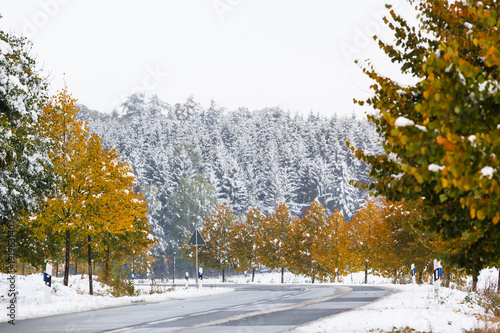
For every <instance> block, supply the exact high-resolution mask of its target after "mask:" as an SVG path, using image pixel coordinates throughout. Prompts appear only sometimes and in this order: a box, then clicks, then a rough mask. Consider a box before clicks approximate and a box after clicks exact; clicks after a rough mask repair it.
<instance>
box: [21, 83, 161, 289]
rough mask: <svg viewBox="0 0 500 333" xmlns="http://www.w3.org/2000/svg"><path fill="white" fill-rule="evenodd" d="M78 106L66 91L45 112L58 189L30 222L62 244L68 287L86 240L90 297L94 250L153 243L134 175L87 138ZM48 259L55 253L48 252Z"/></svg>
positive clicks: (94, 138) (96, 141)
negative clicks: (75, 252) (77, 247)
mask: <svg viewBox="0 0 500 333" xmlns="http://www.w3.org/2000/svg"><path fill="white" fill-rule="evenodd" d="M75 102H76V100H74V99H73V98H72V97H71V96H70V95H69V94H68V93H67V91H66V90H63V91H62V92H60V93H59V94H58V95H56V96H54V97H53V98H52V99H51V100H50V101H49V103H48V104H47V105H46V106H45V108H44V114H43V116H42V120H41V121H42V124H43V131H44V132H43V134H44V135H45V136H46V137H48V138H50V139H51V140H52V142H53V146H52V148H51V151H50V154H49V157H50V160H51V163H52V166H53V172H54V174H55V175H56V179H57V182H56V184H57V186H56V188H55V189H54V190H53V191H52V193H51V194H50V195H49V196H47V198H46V200H45V201H44V202H43V204H41V206H40V209H39V210H38V211H37V212H36V213H34V214H32V215H31V216H30V217H29V218H28V219H27V222H26V223H27V225H28V226H29V227H30V228H31V229H32V230H33V231H34V232H35V234H36V235H37V236H38V238H39V239H42V240H44V239H45V240H48V239H50V238H52V239H53V240H54V241H62V243H63V246H64V248H65V275H64V284H65V285H68V277H69V266H70V255H71V249H72V245H71V242H72V239H73V242H75V240H78V241H80V242H81V241H84V242H86V247H87V250H88V252H87V254H88V265H89V276H90V281H89V283H90V293H92V270H91V268H92V246H94V249H93V250H94V252H99V251H103V250H104V248H103V247H102V246H108V247H109V246H110V245H111V244H112V241H111V240H112V238H113V237H120V236H126V235H128V236H131V234H135V236H136V238H138V241H137V242H134V241H133V240H134V239H133V237H132V241H131V243H130V244H135V245H136V246H137V244H140V245H139V246H138V248H139V249H144V248H147V247H148V246H149V245H151V243H152V242H153V240H148V239H147V236H148V234H149V227H148V226H147V223H146V216H145V213H146V208H145V206H146V203H145V202H144V201H143V200H142V198H141V196H140V195H138V194H136V193H135V192H134V190H133V186H134V185H135V183H134V178H133V173H132V171H131V170H130V168H129V166H128V165H127V164H125V163H123V162H120V161H119V160H118V155H117V153H116V152H115V151H114V150H106V149H103V147H102V145H101V140H100V138H99V137H98V136H97V135H89V134H88V132H87V128H86V126H85V123H84V122H82V121H79V120H77V119H76V117H75V116H76V114H77V112H78V109H77V108H76V106H75ZM48 235H49V236H50V237H47V236H48ZM95 240H99V241H100V242H95ZM122 240H124V239H123V238H122ZM100 245H102V246H100ZM45 249H48V250H50V247H49V246H46V247H45ZM47 255H48V256H54V255H55V253H53V252H51V251H48V252H47Z"/></svg>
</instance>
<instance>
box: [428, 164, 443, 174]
mask: <svg viewBox="0 0 500 333" xmlns="http://www.w3.org/2000/svg"><path fill="white" fill-rule="evenodd" d="M427 169H428V170H429V171H432V172H438V171H441V170H443V169H444V166H442V165H437V164H434V163H432V164H429V165H428V166H427Z"/></svg>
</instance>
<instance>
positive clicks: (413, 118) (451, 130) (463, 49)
mask: <svg viewBox="0 0 500 333" xmlns="http://www.w3.org/2000/svg"><path fill="white" fill-rule="evenodd" d="M415 4H416V9H417V10H418V12H419V25H418V26H417V27H413V26H411V25H410V24H409V23H408V22H407V21H406V20H405V19H404V18H402V17H400V16H398V15H397V14H396V13H395V12H394V10H391V12H390V14H391V15H390V18H389V19H386V23H387V24H388V26H389V27H390V28H391V29H392V30H393V32H394V34H395V37H396V45H390V44H387V43H385V42H384V41H382V40H381V39H378V38H376V40H378V42H379V45H380V47H381V49H382V50H383V51H384V52H385V53H386V54H387V56H388V57H389V58H390V59H391V61H392V62H394V63H398V64H399V65H400V66H401V71H402V73H403V74H407V75H411V76H413V77H415V78H417V79H418V80H417V82H416V83H413V84H410V85H402V84H400V83H398V82H396V81H394V80H392V79H390V78H388V77H386V76H383V75H381V74H379V73H377V72H376V71H375V70H374V69H373V67H372V66H371V65H368V66H366V67H365V68H364V72H365V73H366V74H367V75H368V76H369V77H370V78H371V79H372V80H373V81H374V83H373V85H372V89H373V90H374V96H373V97H370V98H368V99H367V100H366V101H359V102H358V103H359V104H361V105H364V104H367V105H369V106H371V107H373V108H375V109H376V110H378V113H377V114H376V115H372V116H369V119H370V120H371V121H372V122H373V123H374V124H375V125H376V127H377V131H378V132H379V134H380V135H381V137H382V138H383V144H384V149H385V153H386V154H385V155H369V154H364V153H363V152H359V151H358V152H357V156H358V157H360V158H361V159H363V160H364V161H365V162H367V163H368V164H370V165H371V172H370V176H371V177H373V178H374V179H375V180H376V181H377V182H376V183H375V184H373V185H372V186H371V188H372V189H373V190H376V193H378V194H381V195H384V196H386V197H387V199H388V200H389V201H393V202H397V201H401V200H402V199H406V200H408V201H416V200H420V199H421V198H423V203H422V204H423V208H424V211H423V214H422V219H421V220H420V221H419V222H418V223H417V224H416V226H418V227H419V228H420V229H421V230H424V229H427V230H428V231H429V232H434V233H436V234H439V235H441V236H442V237H443V239H444V240H453V239H460V238H464V239H465V240H466V241H467V243H468V245H467V246H466V247H464V248H463V251H461V252H460V253H454V254H450V255H449V256H448V260H449V261H450V262H452V263H454V264H456V265H458V266H460V267H464V268H466V269H467V270H468V271H469V273H472V274H473V275H474V276H477V274H478V273H479V270H480V269H481V268H483V267H485V266H488V265H494V264H498V258H499V257H500V256H499V254H500V247H499V246H498V244H500V224H499V223H498V222H499V221H500V209H499V208H500V206H499V205H500V187H499V179H500V178H499V177H500V174H499V172H498V166H499V163H500V161H499V156H500V131H499V130H498V124H500V113H499V112H498V108H499V104H500V94H498V93H497V92H498V88H499V75H500V69H499V68H500V67H499V66H498V65H499V64H500V43H499V42H500V30H499V29H498V26H499V25H500V20H499V8H498V7H499V6H500V4H499V3H498V2H496V1H493V0H487V1H481V2H477V1H456V2H449V1H445V0H424V1H420V2H415ZM389 7H390V6H389ZM414 82H415V81H414Z"/></svg>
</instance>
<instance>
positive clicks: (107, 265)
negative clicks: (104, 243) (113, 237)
mask: <svg viewBox="0 0 500 333" xmlns="http://www.w3.org/2000/svg"><path fill="white" fill-rule="evenodd" d="M109 276H110V274H109V246H108V247H107V248H106V263H105V266H104V281H106V283H108V282H109Z"/></svg>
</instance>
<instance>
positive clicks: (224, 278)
mask: <svg viewBox="0 0 500 333" xmlns="http://www.w3.org/2000/svg"><path fill="white" fill-rule="evenodd" d="M224 282H226V274H225V271H224V269H222V283H224Z"/></svg>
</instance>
